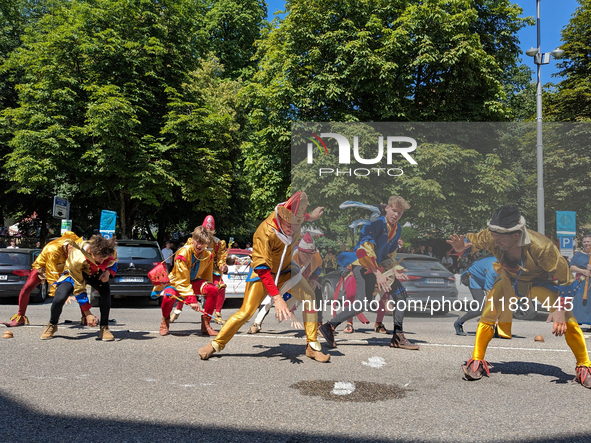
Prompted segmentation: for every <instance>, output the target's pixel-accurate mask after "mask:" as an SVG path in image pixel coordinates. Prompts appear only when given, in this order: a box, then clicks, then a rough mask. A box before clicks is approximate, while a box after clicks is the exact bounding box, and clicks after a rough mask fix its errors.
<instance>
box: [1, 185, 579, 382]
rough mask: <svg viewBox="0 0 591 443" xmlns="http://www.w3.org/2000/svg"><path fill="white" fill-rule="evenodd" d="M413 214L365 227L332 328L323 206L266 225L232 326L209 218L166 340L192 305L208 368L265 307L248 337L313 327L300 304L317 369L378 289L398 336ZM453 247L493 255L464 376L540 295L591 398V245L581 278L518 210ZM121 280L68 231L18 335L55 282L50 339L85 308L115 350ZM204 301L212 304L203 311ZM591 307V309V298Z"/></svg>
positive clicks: (170, 292)
mask: <svg viewBox="0 0 591 443" xmlns="http://www.w3.org/2000/svg"><path fill="white" fill-rule="evenodd" d="M409 208H410V205H409V204H408V202H407V201H406V200H405V199H404V198H402V197H400V196H392V197H391V198H390V199H389V200H388V204H387V205H386V207H385V215H383V216H381V217H378V218H377V219H376V220H375V221H373V222H370V223H368V224H366V225H365V226H364V227H363V228H362V229H361V232H360V235H359V240H358V242H357V245H356V246H355V247H354V249H353V251H351V252H343V253H341V254H340V255H339V256H338V262H339V265H340V266H341V268H343V269H346V272H343V273H342V275H343V277H342V279H341V283H339V287H340V286H341V285H342V287H343V289H344V292H345V293H346V294H347V297H348V299H349V300H350V301H351V303H349V304H344V309H343V310H342V311H341V312H340V313H339V314H338V315H336V316H334V318H331V319H330V320H328V321H326V322H324V323H322V319H323V314H324V315H326V314H327V312H323V310H322V309H320V310H318V309H316V307H317V306H320V303H319V302H320V301H321V295H320V291H318V289H319V283H318V277H319V275H320V270H321V268H322V259H321V258H320V254H319V252H318V250H317V248H316V245H315V244H314V241H313V239H312V237H311V236H310V234H309V233H308V234H305V235H303V236H301V234H300V232H301V227H302V224H303V223H304V222H306V221H315V220H317V219H319V218H320V217H321V216H322V214H323V210H324V208H322V207H317V208H315V209H314V210H313V211H312V212H311V213H308V212H307V209H308V197H307V195H306V194H305V193H304V192H297V193H295V194H294V195H292V196H291V197H290V198H289V199H288V200H287V201H286V202H283V203H280V204H278V205H277V206H276V207H275V209H274V211H273V212H272V213H271V214H270V215H269V216H268V217H267V218H266V219H265V220H264V221H263V222H262V223H261V224H260V225H259V227H258V229H257V230H256V232H255V234H254V237H253V250H252V263H251V272H250V274H249V276H248V278H247V285H246V289H245V294H244V300H243V304H242V306H241V308H240V309H239V310H238V312H236V313H235V314H233V315H232V316H231V317H229V318H228V320H227V321H224V320H223V319H222V316H221V308H222V306H223V303H224V298H225V290H224V288H225V285H224V284H223V282H222V274H223V273H225V272H227V255H228V254H227V249H226V244H225V242H224V241H223V240H220V239H218V238H217V237H215V221H214V219H213V217H212V216H208V217H206V219H205V220H204V222H203V224H202V226H199V227H197V228H195V230H194V231H193V233H192V235H191V238H190V239H189V240H188V241H187V243H186V244H185V245H184V246H183V247H181V248H180V249H179V250H178V251H177V252H176V254H175V255H174V261H173V267H172V270H171V271H170V273H169V274H168V278H167V282H166V283H163V284H161V285H157V286H155V287H154V290H153V294H154V295H155V296H160V297H163V300H162V305H161V310H162V319H161V323H160V331H159V333H160V335H163V336H165V335H168V334H169V330H170V325H171V323H172V322H174V320H175V319H176V318H178V316H179V315H180V313H181V310H182V308H183V305H185V304H187V305H189V307H190V308H191V309H193V310H195V311H198V312H200V313H201V314H202V315H201V334H202V335H204V336H209V337H212V338H213V339H212V341H211V342H209V343H208V344H206V345H205V346H203V347H201V348H200V349H199V351H198V353H199V356H200V357H201V359H202V360H208V359H209V358H210V357H211V356H212V355H213V354H214V353H220V352H222V350H223V349H224V348H225V347H226V346H227V345H228V343H229V342H230V340H231V339H232V337H233V336H234V335H235V334H236V333H237V332H238V330H239V329H240V328H241V327H242V326H243V325H244V324H245V323H246V322H247V321H249V320H250V319H251V317H252V316H253V315H254V314H255V313H256V312H257V309H258V310H259V312H258V314H257V316H256V318H255V321H254V322H253V324H252V326H251V327H250V329H249V330H248V332H249V333H251V334H256V333H258V332H259V331H260V330H261V328H262V324H263V320H264V319H265V317H266V315H267V314H268V312H269V310H270V307H271V306H272V305H274V306H275V315H276V316H277V319H278V320H279V321H283V320H291V322H292V326H293V327H300V328H301V327H302V325H301V324H300V323H299V322H298V321H297V319H296V317H295V313H294V310H295V304H296V303H297V302H300V303H301V306H302V309H301V311H302V316H303V329H304V330H305V334H306V340H307V344H306V348H305V354H306V356H307V357H309V358H311V359H313V360H316V361H318V362H321V363H326V362H329V361H330V358H331V356H330V355H329V354H328V353H325V352H323V350H322V345H321V344H320V342H319V341H318V334H319V333H320V334H321V335H322V336H323V337H324V339H325V341H326V343H327V345H328V347H329V348H336V347H337V342H336V339H335V332H336V328H337V327H338V325H339V324H341V323H343V322H345V321H346V322H348V324H347V327H346V328H345V331H344V332H352V319H353V318H354V317H355V316H358V318H359V319H360V320H362V321H363V322H367V319H366V318H365V316H364V315H363V308H364V307H366V306H368V303H367V301H369V300H373V298H374V292H375V290H376V289H377V291H378V293H379V296H378V299H379V300H380V309H379V310H378V321H377V322H376V324H375V327H374V330H375V331H376V332H378V333H387V332H388V331H387V329H386V328H385V326H384V325H383V323H382V319H383V313H384V302H385V301H386V300H388V298H392V299H393V301H394V304H393V305H394V306H395V307H396V306H397V305H399V303H397V302H398V301H399V300H404V299H405V298H406V296H407V295H406V291H405V290H404V286H403V285H402V284H401V282H402V281H405V280H406V279H407V277H406V274H405V270H404V269H403V268H402V267H401V266H400V265H399V264H398V263H397V261H396V253H397V250H398V248H399V246H400V242H399V239H400V233H401V225H400V220H401V218H402V216H403V214H404V212H405V211H406V210H407V209H409ZM448 243H449V244H450V245H451V246H452V247H453V248H454V253H456V254H458V255H463V254H469V253H470V252H474V251H476V250H486V251H488V252H490V253H491V254H492V255H491V256H488V257H485V258H483V259H481V260H479V261H477V262H475V263H474V264H473V265H472V266H471V267H470V269H469V270H468V272H467V278H468V280H469V281H466V283H467V284H468V286H469V287H470V290H471V292H472V295H473V297H474V299H475V300H477V301H478V302H479V305H480V306H482V310H475V311H471V312H468V313H466V314H465V315H464V316H463V317H461V318H459V319H458V320H457V321H456V322H455V323H454V327H455V330H456V333H457V334H458V335H466V333H465V332H464V329H463V327H464V324H465V322H466V321H468V320H470V319H473V318H477V317H480V319H479V322H478V326H477V329H476V338H475V345H474V350H473V353H472V356H471V358H470V359H469V360H468V361H467V363H466V364H465V365H463V366H462V369H463V373H464V377H465V378H466V379H467V380H470V381H474V380H479V379H481V378H482V377H483V376H484V375H489V372H490V371H489V365H488V363H487V361H486V360H485V354H486V349H487V347H488V344H489V343H490V341H491V339H492V338H493V337H494V336H495V334H498V336H499V337H503V338H511V322H512V317H513V311H512V310H511V309H510V306H509V305H510V304H509V302H508V300H510V299H511V297H519V298H521V297H529V298H530V299H534V298H535V299H537V300H538V301H539V302H540V303H544V304H549V306H551V308H550V315H549V317H548V322H552V323H553V325H552V333H553V334H555V335H557V336H563V335H564V337H565V339H566V343H567V345H568V346H569V347H570V349H571V350H572V352H573V354H574V356H575V360H576V368H575V372H576V378H575V380H576V381H577V382H579V383H580V384H581V385H583V386H584V387H586V388H591V361H590V360H589V356H588V353H587V347H586V343H585V338H584V336H583V333H582V330H581V328H580V326H579V324H578V322H577V320H576V319H575V316H574V315H573V312H572V310H571V309H569V307H568V306H567V305H568V304H569V303H570V305H571V306H572V301H570V300H571V299H569V297H573V296H574V294H575V292H576V291H577V289H578V288H580V286H581V285H580V281H578V280H577V279H576V278H575V277H574V276H573V274H572V272H571V271H573V272H576V273H577V277H579V276H580V277H581V279H582V280H583V279H584V280H585V281H586V284H587V287H588V281H589V278H590V275H591V259H590V254H591V236H586V237H585V238H584V242H583V246H584V250H583V251H582V252H581V253H579V254H577V255H576V256H575V257H574V258H573V261H572V264H571V266H570V268H569V264H568V262H567V261H566V260H565V259H564V258H563V257H562V256H561V254H560V251H559V250H558V248H557V247H556V246H555V245H554V244H553V243H552V242H551V241H550V240H549V239H548V238H546V237H545V236H543V235H541V234H539V233H537V232H535V231H532V230H529V229H527V228H526V225H525V219H524V218H523V217H522V216H521V214H520V212H519V210H518V209H517V208H516V207H514V206H511V205H506V206H502V207H501V208H499V209H497V210H496V211H495V212H494V214H493V215H492V218H491V220H490V221H489V223H488V227H487V228H486V229H484V230H482V231H481V232H479V233H476V234H466V235H465V236H464V235H457V234H454V235H452V236H451V237H450V239H449V240H448ZM116 272H117V254H116V250H115V241H114V240H107V239H105V238H103V237H102V236H93V237H92V238H91V239H90V240H89V241H84V240H83V239H82V238H80V237H78V236H77V235H76V234H74V233H73V232H66V233H65V234H63V235H62V237H60V238H58V239H55V240H53V241H52V242H50V243H48V244H47V245H46V246H45V248H44V249H43V251H42V252H41V254H40V255H39V257H38V258H37V260H36V261H35V262H34V264H33V270H32V272H31V274H30V275H29V278H28V281H27V283H26V284H25V285H24V287H23V289H22V291H21V293H20V296H19V308H18V313H17V314H16V315H14V316H13V317H12V318H11V321H10V322H9V323H7V325H8V326H11V327H15V326H22V325H25V324H27V323H28V319H27V317H26V315H25V314H26V309H27V305H28V302H29V296H30V293H31V291H32V290H33V289H34V288H35V287H36V286H37V285H39V284H40V283H41V282H43V281H47V283H48V285H49V295H50V296H53V302H52V305H51V309H50V319H49V323H48V325H47V327H46V328H45V330H44V331H43V333H42V335H41V338H42V339H50V338H52V337H53V336H54V334H55V333H56V332H57V330H58V326H57V325H58V321H59V316H60V314H61V312H62V309H63V306H64V304H65V303H67V302H69V301H71V300H76V302H77V303H78V304H79V306H80V311H81V315H82V319H81V323H82V324H83V325H87V326H97V324H98V325H100V330H99V338H100V339H102V340H104V341H113V340H114V336H113V334H112V333H111V332H110V331H109V327H108V318H109V310H110V302H111V297H110V287H109V279H110V278H112V277H113V276H114V275H115V274H116ZM87 285H88V286H91V287H93V288H94V289H96V290H97V291H98V292H99V295H100V317H99V318H98V319H97V318H96V317H95V316H94V315H93V314H92V312H91V309H90V308H91V305H90V303H89V299H88V294H87V293H86V287H87ZM315 290H316V292H315ZM339 290H340V288H337V291H339ZM586 294H587V292H585V295H586ZM202 298H204V299H205V304H204V305H203V308H202V307H201V302H202V301H201V299H202ZM314 301H316V303H314ZM353 301H359V302H360V303H353ZM175 304H176V307H175ZM583 304H584V306H586V297H585V300H584V301H583ZM369 305H371V303H370V304H369ZM590 306H591V305H590ZM356 307H357V308H359V309H357V308H356ZM583 315H584V314H583ZM393 319H394V325H393V335H392V340H391V342H390V346H391V347H393V348H400V349H407V350H418V349H419V347H418V346H417V345H416V344H414V343H411V342H410V341H409V340H408V339H407V338H406V337H405V335H404V329H403V319H404V311H399V310H396V309H395V310H394V313H393ZM212 322H215V323H218V324H219V325H221V329H220V330H219V331H216V330H215V329H214V328H213V327H212Z"/></svg>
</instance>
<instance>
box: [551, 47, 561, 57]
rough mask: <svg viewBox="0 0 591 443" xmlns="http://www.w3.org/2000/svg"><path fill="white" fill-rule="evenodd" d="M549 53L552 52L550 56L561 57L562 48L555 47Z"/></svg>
mask: <svg viewBox="0 0 591 443" xmlns="http://www.w3.org/2000/svg"><path fill="white" fill-rule="evenodd" d="M550 54H552V57H554V58H562V57H564V50H563V49H560V48H556V49H555V50H554V51H552V52H551V53H550Z"/></svg>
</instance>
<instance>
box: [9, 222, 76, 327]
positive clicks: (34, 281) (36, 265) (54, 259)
mask: <svg viewBox="0 0 591 443" xmlns="http://www.w3.org/2000/svg"><path fill="white" fill-rule="evenodd" d="M68 240H72V241H76V242H79V243H81V242H82V238H80V237H78V236H77V235H76V234H75V233H73V232H72V231H66V232H64V234H63V235H62V236H61V237H59V238H56V239H55V240H52V241H50V242H49V243H47V244H46V245H45V247H44V248H43V250H42V251H41V253H40V254H39V256H38V257H37V258H36V259H35V261H34V262H33V265H32V266H31V268H32V270H31V273H30V274H29V277H28V278H27V282H26V283H25V284H24V286H23V287H22V289H21V292H20V293H19V295H18V312H17V313H16V314H15V315H13V316H12V317H11V318H10V320H11V321H10V323H8V324H7V326H9V327H11V328H14V327H16V326H23V325H25V324H28V323H29V319H28V318H27V316H26V315H25V313H26V312H27V306H29V298H30V295H31V291H32V290H33V289H35V288H36V287H37V286H38V285H40V284H42V283H44V282H45V281H47V288H48V294H47V295H48V296H49V297H53V296H54V295H55V290H56V287H55V285H54V283H55V282H56V281H57V279H58V278H59V277H60V275H61V274H62V272H64V266H65V265H66V259H67V258H68V249H70V248H71V246H68Z"/></svg>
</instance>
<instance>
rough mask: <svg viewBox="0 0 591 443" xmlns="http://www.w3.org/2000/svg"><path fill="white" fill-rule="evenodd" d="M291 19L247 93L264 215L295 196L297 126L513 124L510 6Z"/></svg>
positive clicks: (314, 5) (353, 2)
mask: <svg viewBox="0 0 591 443" xmlns="http://www.w3.org/2000/svg"><path fill="white" fill-rule="evenodd" d="M286 10H287V12H288V14H287V16H286V17H285V19H284V20H283V21H282V22H281V23H276V25H277V26H275V27H273V28H271V29H269V30H267V31H266V34H265V38H263V39H261V40H260V41H259V42H258V52H257V58H259V59H260V60H261V62H260V65H259V70H258V71H257V73H256V75H255V80H256V84H253V85H252V87H251V90H250V97H251V99H252V114H251V115H252V121H253V124H254V125H255V128H256V131H255V132H254V133H253V137H252V140H250V143H249V144H248V145H247V147H246V150H247V157H248V160H247V168H248V171H249V173H250V176H251V179H252V180H253V182H252V185H253V188H255V190H254V192H253V199H254V202H253V203H254V207H255V209H256V210H258V211H259V213H262V212H265V211H266V210H268V209H269V208H270V207H271V205H272V203H273V202H276V201H278V200H280V199H281V198H283V197H284V195H285V193H286V192H287V189H288V188H289V181H290V177H289V172H288V171H289V169H290V166H289V165H290V159H289V156H288V154H287V153H288V145H289V140H290V127H289V125H290V123H291V121H490V120H497V121H498V120H504V119H507V118H509V117H510V110H509V109H508V107H507V105H506V103H505V102H506V99H507V96H506V93H505V90H504V85H503V82H505V83H506V82H509V81H510V78H509V77H508V76H507V75H505V72H506V71H508V70H510V69H513V68H515V67H516V65H517V62H518V54H519V49H518V47H517V43H518V40H517V37H516V32H517V30H519V29H520V28H521V27H523V26H524V25H525V24H526V23H527V22H528V21H527V20H525V19H521V18H519V14H520V13H521V8H519V7H517V6H516V5H513V4H511V3H510V2H509V1H498V0H495V1H453V2H448V1H443V0H429V1H421V2H419V1H397V2H391V1H377V2H376V1H367V0H342V1H336V2H334V1H319V0H295V1H290V2H288V3H287V4H286ZM261 165H263V166H264V168H263V169H262V170H261V169H259V168H260V166H261ZM267 171H270V172H269V173H267ZM260 183H264V184H265V186H262V187H260V188H259V189H256V185H258V184H260ZM270 189H272V190H273V191H270Z"/></svg>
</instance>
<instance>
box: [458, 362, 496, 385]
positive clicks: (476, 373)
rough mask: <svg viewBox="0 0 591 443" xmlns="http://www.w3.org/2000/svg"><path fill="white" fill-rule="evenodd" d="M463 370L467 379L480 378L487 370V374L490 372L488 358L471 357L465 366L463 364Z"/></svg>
mask: <svg viewBox="0 0 591 443" xmlns="http://www.w3.org/2000/svg"><path fill="white" fill-rule="evenodd" d="M462 370H463V371H464V375H465V376H466V379H467V380H470V381H474V380H480V379H481V378H482V376H483V375H484V373H485V372H486V375H487V376H488V375H489V374H490V370H489V368H488V363H487V362H486V360H473V359H470V360H468V362H467V363H466V365H465V366H462Z"/></svg>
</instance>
